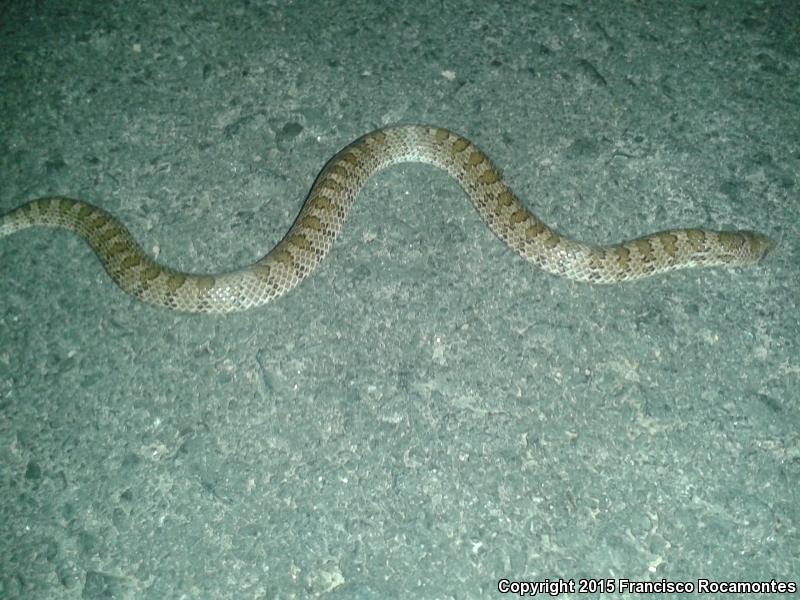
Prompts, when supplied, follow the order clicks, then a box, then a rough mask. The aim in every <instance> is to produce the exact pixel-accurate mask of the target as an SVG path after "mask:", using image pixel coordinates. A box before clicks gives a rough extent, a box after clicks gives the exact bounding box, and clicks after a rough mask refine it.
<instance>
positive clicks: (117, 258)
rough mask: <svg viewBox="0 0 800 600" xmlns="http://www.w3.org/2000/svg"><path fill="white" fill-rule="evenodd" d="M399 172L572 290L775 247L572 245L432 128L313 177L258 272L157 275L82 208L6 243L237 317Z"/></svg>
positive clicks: (45, 201) (752, 255)
mask: <svg viewBox="0 0 800 600" xmlns="http://www.w3.org/2000/svg"><path fill="white" fill-rule="evenodd" d="M403 162H423V163H430V164H433V165H435V166H437V167H440V168H442V169H444V170H445V171H447V172H448V173H449V174H450V175H451V176H453V177H454V178H455V179H456V180H457V181H458V182H459V183H460V184H461V187H462V188H464V191H466V193H467V195H469V197H470V199H471V200H472V203H473V204H474V205H475V208H476V209H477V210H478V213H479V214H480V216H481V218H482V219H483V220H484V221H485V222H486V224H487V225H488V226H489V228H490V229H491V230H492V231H493V232H494V233H495V235H497V237H499V238H500V239H501V240H503V241H504V242H505V243H506V244H508V245H509V246H510V247H511V248H512V249H514V250H515V251H517V252H518V253H519V254H520V255H522V257H523V258H525V259H527V260H529V261H530V262H532V263H533V264H535V265H536V266H538V267H540V268H541V269H543V270H545V271H547V272H548V273H552V274H555V275H559V276H561V277H567V278H569V279H573V280H576V281H586V282H591V283H617V282H621V281H628V280H633V279H639V278H642V277H649V276H650V275H656V274H659V273H665V272H667V271H672V270H674V269H682V268H687V267H700V266H715V265H728V266H744V265H751V264H754V263H756V262H758V261H759V260H761V259H762V258H763V257H764V256H765V255H766V254H767V252H768V251H769V250H770V249H771V248H772V245H773V244H772V242H771V241H770V240H769V238H767V237H766V236H764V235H761V234H759V233H755V232H751V231H708V230H705V229H673V230H670V231H662V232H659V233H652V234H650V235H646V236H644V237H641V238H638V239H635V240H631V241H627V242H622V243H618V244H612V245H608V246H594V245H590V244H585V243H582V242H578V241H575V240H571V239H569V238H566V237H564V236H562V235H561V234H559V233H557V232H556V231H554V230H552V229H550V228H549V227H548V226H547V225H545V224H544V223H543V222H542V221H541V220H539V218H538V217H536V215H534V214H532V213H531V212H529V211H528V210H527V209H526V208H525V207H523V206H522V204H521V203H520V202H519V200H517V198H516V196H515V195H514V194H513V193H512V192H511V190H510V189H509V188H508V186H507V185H506V184H505V183H504V182H503V180H502V178H501V177H500V174H499V172H498V171H497V169H496V168H495V167H494V166H493V165H492V163H491V162H490V161H489V159H488V158H487V157H486V155H485V154H484V153H483V152H481V150H479V149H478V148H477V147H476V146H475V145H474V144H473V143H472V142H470V141H469V140H467V139H466V138H463V137H461V136H459V135H458V134H455V133H453V132H451V131H448V130H447V129H442V128H439V127H433V126H427V125H401V126H395V127H386V128H384V129H378V130H376V131H373V132H372V133H368V134H366V135H365V136H363V137H361V138H359V139H357V140H356V141H354V142H353V143H351V144H350V145H348V146H347V147H346V148H344V149H343V150H341V151H340V152H339V153H338V154H336V156H334V157H333V158H332V159H331V160H330V161H329V162H328V163H327V164H326V165H325V167H324V168H323V169H322V171H321V172H320V174H319V175H318V176H317V179H316V181H315V182H314V185H313V186H312V188H311V191H310V192H309V194H308V197H307V198H306V201H305V203H304V204H303V207H302V209H301V210H300V214H299V215H298V216H297V218H296V220H295V222H294V224H293V225H292V227H291V228H290V229H289V232H288V233H287V234H286V236H285V237H284V238H283V239H282V240H281V241H280V242H279V243H278V244H277V245H276V246H275V247H274V248H272V250H270V251H269V252H268V253H267V255H266V256H264V257H263V258H262V259H260V260H259V261H257V262H255V263H254V264H252V265H250V266H247V267H244V268H243V269H239V270H235V271H231V272H228V273H220V274H213V275H194V274H189V273H182V272H179V271H175V270H173V269H170V268H168V267H165V266H163V265H160V264H158V263H157V262H155V261H154V260H153V259H151V258H150V257H149V256H148V255H147V254H145V252H144V250H142V247H141V246H140V245H139V244H138V243H137V242H136V241H135V240H134V238H133V236H132V235H131V233H130V232H129V231H128V229H127V228H126V227H125V225H123V224H122V223H121V222H120V221H119V220H117V219H116V218H115V217H113V216H111V215H110V214H109V213H107V212H106V211H104V210H103V209H101V208H98V207H97V206H94V205H92V204H89V203H87V202H84V201H82V200H73V199H69V198H63V197H48V198H40V199H38V200H33V201H31V202H28V203H27V204H24V205H22V206H20V207H19V208H16V209H15V210H12V211H11V212H9V213H6V214H5V215H3V216H2V217H0V237H3V236H6V235H9V234H11V233H14V232H15V231H18V230H20V229H26V228H28V227H51V228H61V229H68V230H70V231H73V232H74V233H76V234H77V235H79V236H80V237H82V238H83V239H84V240H86V242H87V243H88V244H89V245H90V246H91V247H92V248H93V249H94V251H95V253H96V254H97V256H98V258H99V259H100V262H102V263H103V266H104V267H105V269H106V271H107V272H108V274H109V275H110V276H111V279H113V280H114V281H115V282H116V284H117V285H118V286H119V287H121V288H122V289H123V290H124V291H125V292H127V293H128V294H131V295H133V296H135V297H137V298H139V299H141V300H143V301H144V302H149V303H151V304H156V305H160V306H164V307H166V308H170V309H173V310H178V311H186V312H196V313H227V312H234V311H241V310H246V309H248V308H252V307H255V306H260V305H262V304H265V303H267V302H270V301H271V300H274V299H275V298H278V297H279V296H282V295H283V294H285V293H286V292H288V291H289V290H291V289H292V288H293V287H295V286H296V285H297V284H298V283H300V282H301V281H302V280H303V279H305V278H306V277H308V275H309V274H310V273H311V272H312V271H313V270H314V268H315V267H316V266H317V265H318V264H319V263H320V261H321V260H322V259H323V258H324V257H325V255H327V254H328V251H329V250H330V249H331V247H332V246H333V243H334V240H335V239H336V236H337V235H338V234H339V231H340V230H341V228H342V225H343V224H344V220H345V217H346V216H347V213H348V212H349V211H350V208H351V206H352V205H353V202H354V201H355V199H356V196H357V195H358V193H359V192H360V190H361V188H362V187H363V186H364V184H365V182H366V181H367V179H369V177H370V176H371V175H372V174H373V173H375V172H377V171H379V170H381V169H383V168H384V167H387V166H389V165H393V164H397V163H403Z"/></svg>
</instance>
